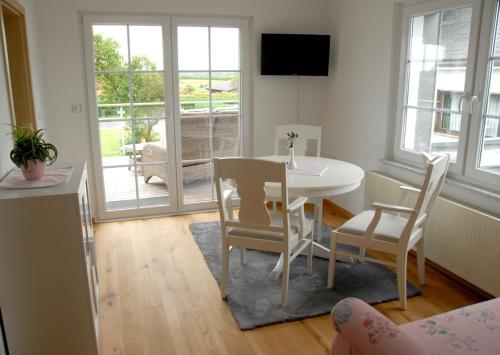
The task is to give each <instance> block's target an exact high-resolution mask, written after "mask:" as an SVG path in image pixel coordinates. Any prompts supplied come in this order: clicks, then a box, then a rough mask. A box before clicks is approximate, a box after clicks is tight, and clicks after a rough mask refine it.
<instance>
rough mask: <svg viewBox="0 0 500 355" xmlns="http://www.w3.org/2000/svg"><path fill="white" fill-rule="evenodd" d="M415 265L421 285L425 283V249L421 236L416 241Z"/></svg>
mask: <svg viewBox="0 0 500 355" xmlns="http://www.w3.org/2000/svg"><path fill="white" fill-rule="evenodd" d="M417 267H418V281H419V282H420V284H421V285H423V284H425V250H424V238H423V237H422V239H420V240H419V241H418V243H417Z"/></svg>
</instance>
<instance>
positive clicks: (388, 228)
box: [337, 210, 408, 243]
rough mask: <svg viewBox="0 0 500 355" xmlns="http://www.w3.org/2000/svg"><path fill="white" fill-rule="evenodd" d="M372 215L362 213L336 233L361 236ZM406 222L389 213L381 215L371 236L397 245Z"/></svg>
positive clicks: (372, 212) (371, 212)
mask: <svg viewBox="0 0 500 355" xmlns="http://www.w3.org/2000/svg"><path fill="white" fill-rule="evenodd" d="M374 214H375V211H370V210H369V211H363V212H361V213H360V214H358V215H356V216H354V217H353V218H351V219H350V220H348V221H347V222H345V223H344V224H343V225H342V226H340V228H338V229H337V231H338V232H340V233H345V234H354V235H359V236H363V235H364V234H365V232H366V230H367V228H368V225H369V224H370V222H371V221H372V219H373V216H374ZM407 222H408V220H407V219H406V218H404V217H400V216H396V215H393V214H390V213H382V215H381V217H380V221H379V223H378V225H377V227H376V228H375V232H374V233H373V236H374V238H375V239H379V240H383V241H386V242H393V243H397V242H398V241H399V237H400V236H401V232H402V231H403V229H404V227H405V226H406V223H407Z"/></svg>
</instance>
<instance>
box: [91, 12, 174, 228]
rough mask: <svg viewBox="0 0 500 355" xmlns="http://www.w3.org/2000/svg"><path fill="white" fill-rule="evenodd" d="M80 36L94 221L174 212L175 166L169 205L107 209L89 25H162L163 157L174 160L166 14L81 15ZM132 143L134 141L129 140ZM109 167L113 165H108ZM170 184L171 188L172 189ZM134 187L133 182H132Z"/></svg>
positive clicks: (168, 26) (168, 36) (169, 37)
mask: <svg viewBox="0 0 500 355" xmlns="http://www.w3.org/2000/svg"><path fill="white" fill-rule="evenodd" d="M82 24H83V36H84V49H85V69H86V76H87V94H88V105H89V106H88V107H89V129H90V133H91V134H90V138H91V145H92V147H91V149H92V160H93V164H92V166H93V170H94V182H95V188H96V193H97V194H96V202H97V211H96V212H97V213H96V217H97V219H98V220H110V219H125V218H137V217H146V216H155V215H166V214H173V213H175V212H177V210H178V208H177V200H178V198H177V191H176V188H175V187H176V186H177V183H176V176H175V169H169V178H168V187H169V188H168V194H169V200H170V201H169V205H166V206H155V207H144V208H135V209H123V210H107V209H106V201H105V197H106V194H105V187H104V175H103V163H102V157H101V142H100V132H99V119H98V117H97V114H96V113H97V102H96V99H95V73H94V50H93V41H92V38H93V37H92V36H93V33H92V26H93V25H120V24H121V25H131V26H133V25H157V26H161V27H162V34H163V71H164V95H165V129H166V132H165V133H166V137H167V144H169V148H168V149H167V159H168V161H175V147H176V146H177V144H175V135H174V127H173V124H174V123H173V119H172V115H171V113H172V110H173V100H172V97H173V95H172V89H173V87H172V85H171V84H169V83H171V81H172V78H171V75H172V72H171V68H172V64H171V55H167V52H168V51H169V50H170V48H171V45H170V41H171V35H170V16H153V15H131V16H128V15H107V14H106V15H95V14H93V15H83V21H82ZM133 145H134V146H135V142H134V143H133ZM111 169H113V168H111ZM171 186H173V187H174V188H173V189H172V188H171ZM136 188H137V185H136Z"/></svg>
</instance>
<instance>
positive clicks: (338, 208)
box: [323, 199, 354, 219]
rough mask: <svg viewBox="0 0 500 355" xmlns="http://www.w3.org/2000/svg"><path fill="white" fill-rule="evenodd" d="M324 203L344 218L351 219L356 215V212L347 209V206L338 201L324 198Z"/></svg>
mask: <svg viewBox="0 0 500 355" xmlns="http://www.w3.org/2000/svg"><path fill="white" fill-rule="evenodd" d="M323 205H326V206H329V207H330V208H331V209H332V211H333V212H334V213H335V214H336V215H338V216H340V217H342V218H345V219H350V218H352V217H354V214H353V213H352V212H351V211H348V210H346V209H345V208H343V207H341V206H339V205H337V204H336V203H334V202H332V201H330V200H326V199H325V200H323Z"/></svg>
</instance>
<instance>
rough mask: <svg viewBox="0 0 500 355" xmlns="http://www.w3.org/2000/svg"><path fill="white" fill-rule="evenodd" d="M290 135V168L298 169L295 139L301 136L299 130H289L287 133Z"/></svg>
mask: <svg viewBox="0 0 500 355" xmlns="http://www.w3.org/2000/svg"><path fill="white" fill-rule="evenodd" d="M286 135H287V137H288V151H289V152H290V160H289V161H288V169H297V166H298V165H297V162H296V161H295V140H296V139H297V138H299V134H298V133H297V132H293V131H291V132H289V133H287V134H286Z"/></svg>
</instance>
